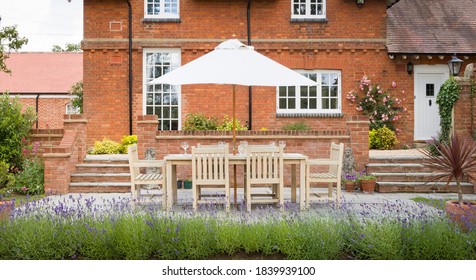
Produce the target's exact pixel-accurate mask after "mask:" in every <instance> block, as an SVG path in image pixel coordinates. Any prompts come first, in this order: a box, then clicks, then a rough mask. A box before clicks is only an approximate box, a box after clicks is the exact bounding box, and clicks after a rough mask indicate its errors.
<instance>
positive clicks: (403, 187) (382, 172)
mask: <svg viewBox="0 0 476 280" xmlns="http://www.w3.org/2000/svg"><path fill="white" fill-rule="evenodd" d="M423 159H424V156H423V155H398V154H395V155H394V154H391V155H370V157H369V164H367V171H368V172H369V173H372V174H374V175H376V176H377V191H378V192H385V193H390V192H416V193H419V192H421V193H426V192H442V193H445V192H456V191H457V189H456V182H454V181H452V182H450V184H449V186H446V181H444V180H440V181H438V182H436V181H432V180H433V178H434V173H433V171H434V170H433V169H432V168H429V167H427V166H424V165H423V164H422V161H423ZM462 189H463V192H464V193H475V192H476V187H474V186H473V184H472V183H471V182H470V181H469V180H468V178H464V182H462Z"/></svg>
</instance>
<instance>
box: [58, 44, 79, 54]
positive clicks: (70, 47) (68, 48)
mask: <svg viewBox="0 0 476 280" xmlns="http://www.w3.org/2000/svg"><path fill="white" fill-rule="evenodd" d="M51 51H52V52H81V44H80V43H78V44H73V43H66V44H65V45H64V48H62V47H61V46H59V45H53V48H51Z"/></svg>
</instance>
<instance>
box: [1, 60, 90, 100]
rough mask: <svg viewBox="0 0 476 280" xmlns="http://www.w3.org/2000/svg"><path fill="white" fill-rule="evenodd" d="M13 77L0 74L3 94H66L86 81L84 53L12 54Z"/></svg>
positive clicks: (9, 62)
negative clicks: (76, 85)
mask: <svg viewBox="0 0 476 280" xmlns="http://www.w3.org/2000/svg"><path fill="white" fill-rule="evenodd" d="M6 64H7V67H8V68H9V69H10V70H12V73H11V75H9V74H5V73H0V92H4V91H5V90H8V91H9V92H10V93H67V92H68V91H69V89H70V88H71V86H72V85H73V84H75V83H76V82H79V81H81V80H82V79H83V54H82V53H59V52H58V53H54V52H51V53H33V52H32V53H11V54H10V57H9V58H8V59H7V60H6Z"/></svg>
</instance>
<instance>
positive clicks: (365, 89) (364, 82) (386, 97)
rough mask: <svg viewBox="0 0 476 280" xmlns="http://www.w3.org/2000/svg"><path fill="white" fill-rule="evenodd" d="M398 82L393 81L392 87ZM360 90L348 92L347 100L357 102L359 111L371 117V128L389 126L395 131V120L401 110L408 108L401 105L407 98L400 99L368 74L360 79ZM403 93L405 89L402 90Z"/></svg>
mask: <svg viewBox="0 0 476 280" xmlns="http://www.w3.org/2000/svg"><path fill="white" fill-rule="evenodd" d="M396 86H397V84H396V83H395V82H393V83H392V88H396ZM359 89H360V90H359V92H357V91H355V90H352V91H350V92H349V93H348V94H347V97H346V98H347V100H349V102H350V103H351V104H356V105H357V107H356V109H357V111H361V112H362V113H364V114H365V115H367V116H368V117H369V120H370V129H378V128H381V127H384V126H386V127H388V128H390V129H391V130H393V131H395V130H396V128H395V125H394V122H395V121H397V120H399V119H400V118H401V115H400V114H401V112H402V111H406V108H404V107H403V108H402V107H400V105H401V104H402V102H403V101H405V99H399V98H396V97H394V96H392V95H391V94H390V90H389V89H387V90H384V89H383V88H382V87H381V86H380V85H378V84H372V82H371V80H369V79H368V77H367V76H363V77H362V79H361V80H360V85H359ZM402 93H403V91H402Z"/></svg>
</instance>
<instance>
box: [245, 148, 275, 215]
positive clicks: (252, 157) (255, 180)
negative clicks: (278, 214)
mask: <svg viewBox="0 0 476 280" xmlns="http://www.w3.org/2000/svg"><path fill="white" fill-rule="evenodd" d="M283 172H284V165H283V148H282V147H276V146H270V145H248V146H247V147H246V178H245V180H246V182H245V199H246V210H247V211H248V212H250V211H251V204H258V203H276V204H277V205H278V207H283V206H284V180H283ZM252 185H253V186H255V187H259V186H261V187H263V186H265V187H269V186H271V193H252V190H253V187H252ZM266 197H268V198H266Z"/></svg>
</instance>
